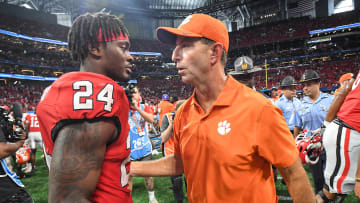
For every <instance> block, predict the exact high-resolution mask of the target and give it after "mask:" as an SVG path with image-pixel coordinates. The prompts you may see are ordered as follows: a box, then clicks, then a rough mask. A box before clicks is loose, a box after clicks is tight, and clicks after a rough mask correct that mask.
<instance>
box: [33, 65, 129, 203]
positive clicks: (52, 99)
mask: <svg viewBox="0 0 360 203" xmlns="http://www.w3.org/2000/svg"><path fill="white" fill-rule="evenodd" d="M128 112H129V102H128V99H127V97H126V95H125V92H124V90H123V88H122V87H121V86H119V85H118V84H117V83H116V82H115V81H114V80H112V79H110V78H108V77H106V76H104V75H100V74H96V73H90V72H71V73H67V74H64V75H62V76H61V77H60V78H59V79H57V80H56V81H55V82H54V83H53V84H52V85H51V86H50V87H48V88H47V89H46V90H45V91H44V95H43V96H42V99H41V101H40V103H39V105H38V106H37V115H38V118H39V122H40V130H41V135H42V137H43V141H44V144H45V148H46V152H47V153H48V154H50V155H51V154H52V152H53V148H54V141H55V139H56V136H57V134H58V132H59V131H60V130H61V128H62V127H64V126H65V125H67V124H70V123H74V122H76V121H77V120H80V121H81V120H85V119H86V120H92V119H99V118H110V119H112V120H113V121H114V123H115V124H116V126H117V127H118V130H119V132H120V135H119V137H118V138H117V139H116V140H112V141H111V143H109V144H108V145H107V148H106V152H105V157H104V162H103V165H102V170H101V174H100V178H99V181H98V184H97V186H96V189H95V191H94V193H93V196H92V197H91V201H94V202H132V199H131V194H130V191H129V189H128V174H129V171H130V158H129V155H130V145H127V137H128V133H129V125H128ZM50 170H51V169H50Z"/></svg>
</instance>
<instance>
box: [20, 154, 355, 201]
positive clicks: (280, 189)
mask: <svg viewBox="0 0 360 203" xmlns="http://www.w3.org/2000/svg"><path fill="white" fill-rule="evenodd" d="M40 156H41V153H37V157H36V165H37V171H36V173H35V174H34V175H32V176H30V177H27V178H24V179H22V180H21V181H22V182H23V183H24V185H25V186H26V188H27V190H28V191H29V192H30V194H31V196H32V198H33V199H34V202H35V203H45V202H47V199H48V171H47V168H46V166H45V161H44V160H43V159H42V158H41V157H40ZM160 157H161V155H157V156H155V158H160ZM305 169H306V170H307V171H308V175H309V177H310V180H311V174H310V172H309V169H308V167H305ZM133 181H134V182H133V192H132V196H133V201H134V203H146V202H148V201H149V199H148V193H147V191H146V189H145V185H144V178H141V177H134V178H133ZM311 181H312V180H311ZM154 183H155V196H156V198H157V200H158V202H159V203H175V200H174V197H173V193H172V190H171V182H170V178H168V177H155V178H154ZM184 185H185V184H184ZM184 191H185V186H184ZM276 191H277V194H278V196H279V203H287V202H292V200H291V198H290V195H289V193H288V191H287V187H286V186H285V185H284V184H282V183H281V180H280V178H278V181H277V182H276ZM304 195H305V194H304ZM186 202H188V201H187V200H185V201H184V203H186ZM355 202H359V200H358V199H357V198H356V197H355V195H354V193H352V194H351V195H349V196H348V197H347V198H346V199H345V201H344V202H343V203H355Z"/></svg>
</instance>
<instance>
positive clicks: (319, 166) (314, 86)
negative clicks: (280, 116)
mask: <svg viewBox="0 0 360 203" xmlns="http://www.w3.org/2000/svg"><path fill="white" fill-rule="evenodd" d="M300 83H301V84H302V86H303V91H304V98H303V99H302V101H301V105H300V106H299V107H298V108H296V112H295V127H294V136H295V137H296V136H297V135H298V134H299V132H300V130H301V129H302V130H305V129H306V130H307V131H308V132H310V131H314V130H316V129H318V128H320V127H321V126H322V125H323V123H324V120H325V116H326V113H327V111H328V109H329V107H330V105H331V103H332V101H333V98H334V96H332V95H329V94H326V93H323V92H321V91H320V77H319V74H318V73H317V72H315V71H314V70H311V69H309V70H306V71H305V72H304V74H303V75H302V76H301V79H300ZM325 160H326V156H325V152H324V151H323V152H322V153H321V155H320V159H319V161H318V162H317V163H316V164H314V165H310V169H311V174H312V176H313V180H314V185H315V193H318V192H319V191H320V190H322V188H323V185H324V171H323V169H324V167H325Z"/></svg>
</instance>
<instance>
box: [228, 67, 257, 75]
mask: <svg viewBox="0 0 360 203" xmlns="http://www.w3.org/2000/svg"><path fill="white" fill-rule="evenodd" d="M261 70H262V69H261V68H252V69H250V70H245V71H231V72H228V73H227V74H228V75H245V74H250V73H255V72H258V71H261Z"/></svg>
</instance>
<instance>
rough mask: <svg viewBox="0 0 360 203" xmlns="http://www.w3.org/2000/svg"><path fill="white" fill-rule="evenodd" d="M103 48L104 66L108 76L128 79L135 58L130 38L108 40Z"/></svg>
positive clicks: (118, 79) (123, 79)
mask: <svg viewBox="0 0 360 203" xmlns="http://www.w3.org/2000/svg"><path fill="white" fill-rule="evenodd" d="M101 47H102V49H103V56H102V57H103V68H104V73H105V75H106V76H108V77H110V78H112V79H113V80H116V81H128V80H129V79H130V73H131V68H132V64H131V63H132V61H133V60H134V58H133V57H132V56H131V55H130V52H129V48H130V43H129V41H128V40H116V41H111V42H106V46H104V45H101Z"/></svg>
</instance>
